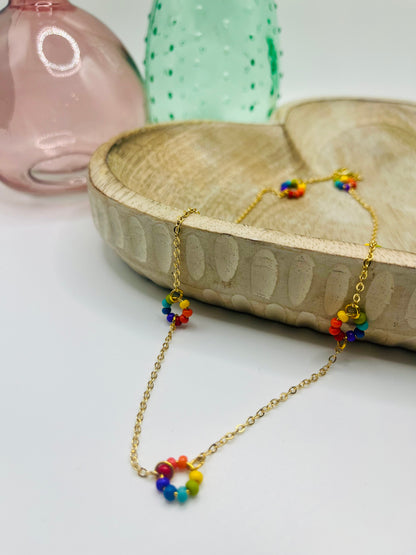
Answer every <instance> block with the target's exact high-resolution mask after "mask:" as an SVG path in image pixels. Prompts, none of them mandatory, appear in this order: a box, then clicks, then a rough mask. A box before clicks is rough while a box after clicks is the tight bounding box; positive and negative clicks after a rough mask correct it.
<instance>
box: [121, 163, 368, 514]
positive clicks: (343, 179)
mask: <svg viewBox="0 0 416 555" xmlns="http://www.w3.org/2000/svg"><path fill="white" fill-rule="evenodd" d="M328 180H332V181H333V183H334V185H335V187H336V188H338V189H339V190H340V191H344V192H346V193H348V194H349V195H350V196H351V197H352V198H353V199H354V200H355V201H356V202H357V203H358V204H360V205H361V207H362V208H364V210H366V211H367V212H368V213H369V215H370V216H371V221H372V232H371V237H370V240H369V242H368V243H367V244H366V245H367V246H368V252H367V256H366V258H365V259H364V260H363V263H362V268H361V272H360V274H359V276H358V281H357V284H356V286H355V293H354V294H353V296H352V298H351V300H350V302H349V303H348V304H346V305H345V307H344V308H341V309H340V310H339V311H338V312H337V314H336V315H335V316H334V317H333V318H332V320H331V321H330V326H329V333H330V335H332V336H333V337H334V339H335V348H334V352H333V353H332V354H331V355H330V357H329V358H328V361H327V362H326V363H325V364H324V365H323V366H322V367H321V368H319V370H317V371H316V372H315V373H313V374H312V375H311V376H310V377H308V378H305V379H303V380H302V381H301V382H300V383H298V384H297V385H293V386H292V387H290V388H289V389H288V390H287V391H285V392H283V393H281V394H280V396H279V397H276V398H273V399H271V400H270V401H269V402H268V403H267V404H266V405H264V406H263V407H261V408H259V409H258V410H257V412H256V413H255V414H254V415H253V416H249V417H248V418H247V419H246V420H245V422H244V423H242V424H239V425H238V426H236V427H235V428H234V430H232V431H230V432H228V433H226V434H224V435H223V436H222V437H221V438H220V439H219V440H217V441H216V442H214V443H213V444H212V445H210V447H208V449H206V450H205V451H202V452H201V453H200V454H199V455H197V456H196V457H194V458H193V459H191V460H188V458H187V457H186V456H185V455H181V456H180V457H178V459H175V458H173V457H170V458H168V459H166V460H164V461H161V462H159V463H158V464H157V465H156V466H155V468H154V470H147V469H146V468H144V467H143V466H141V465H140V463H139V459H138V452H137V450H138V447H139V439H140V434H141V431H142V424H143V419H144V415H145V412H146V409H147V403H148V401H149V399H150V395H151V392H152V390H153V388H154V385H155V382H156V380H157V377H158V375H159V371H160V369H161V367H162V363H163V360H164V358H165V353H166V351H167V350H168V348H169V345H170V342H171V340H172V337H173V333H174V332H175V330H176V329H177V328H178V327H180V326H182V325H186V324H187V323H188V321H189V319H190V317H191V316H192V309H191V308H190V303H189V300H187V299H185V298H184V296H183V291H182V289H181V280H180V277H181V271H180V255H181V250H180V246H181V238H180V232H181V229H182V225H183V222H184V220H185V219H186V218H187V217H188V216H190V215H191V214H199V211H198V210H197V209H196V208H188V209H187V210H185V212H184V213H183V214H182V215H181V216H180V217H179V218H178V220H177V221H176V224H175V227H174V230H173V231H174V239H173V261H174V263H173V266H174V271H173V287H172V290H171V292H170V293H169V294H168V295H167V296H166V297H165V298H164V299H163V301H162V313H163V314H164V315H165V316H166V319H167V321H168V323H169V324H170V325H169V332H168V334H167V336H166V337H165V340H164V342H163V344H162V348H161V349H160V352H159V354H158V356H157V359H156V362H155V363H154V367H153V370H152V372H151V374H150V378H149V380H148V382H147V387H146V389H145V391H144V393H143V398H142V401H141V403H140V407H139V411H138V413H137V415H136V421H135V425H134V432H133V439H132V445H131V451H130V463H131V466H132V467H133V469H134V470H135V472H137V474H138V476H140V477H141V478H147V477H152V478H155V479H156V487H157V489H158V491H160V492H161V493H162V494H163V495H164V497H165V499H167V500H168V501H175V500H177V501H178V502H179V503H185V502H186V501H187V500H188V498H189V497H194V496H195V495H197V493H198V491H199V487H200V484H201V483H202V481H203V475H202V472H201V471H200V470H199V469H200V468H201V467H202V465H203V464H204V463H205V461H206V459H207V457H209V456H211V455H214V454H215V453H216V452H217V451H218V449H219V448H220V447H223V446H224V445H226V444H227V443H228V442H229V441H231V440H232V439H234V438H235V437H236V436H237V435H239V434H242V433H244V432H245V431H246V429H248V428H249V427H250V426H252V425H253V424H255V423H256V422H257V421H258V420H259V419H260V418H262V417H263V416H264V415H266V414H267V413H268V412H270V411H271V410H272V409H274V408H276V407H277V406H278V405H280V404H281V403H283V402H285V401H287V400H288V399H289V397H290V396H293V395H295V394H296V393H297V392H298V391H300V390H301V389H303V388H305V387H307V386H309V385H310V384H312V383H313V382H317V381H318V380H319V378H321V377H323V376H325V374H326V373H327V372H328V370H330V368H331V366H332V365H333V364H334V363H335V362H336V360H337V357H338V355H339V354H340V353H342V351H343V350H344V349H345V348H346V346H347V345H348V344H349V343H353V342H354V341H356V340H359V339H362V338H363V337H364V335H365V332H366V330H367V328H368V322H367V316H366V314H365V312H364V311H363V310H362V309H361V308H360V302H361V293H362V292H363V291H364V289H365V285H364V283H365V281H366V279H367V277H368V268H369V266H370V264H371V262H372V260H373V256H374V251H375V249H376V248H377V246H378V245H377V231H378V220H377V215H376V213H375V211H374V209H373V208H372V207H371V206H370V205H369V204H367V203H366V202H365V201H364V200H363V199H362V198H361V197H360V196H359V195H358V194H357V192H356V187H357V182H358V181H359V180H361V177H360V176H359V175H358V174H356V173H353V172H351V171H349V170H347V169H346V168H341V169H339V170H337V171H335V172H334V173H333V174H332V175H329V176H326V177H322V178H319V177H316V178H315V177H314V178H311V179H308V180H305V181H303V180H300V179H292V180H290V181H285V182H284V183H282V184H281V186H280V189H279V190H277V189H273V188H271V187H268V188H264V189H262V190H261V191H260V192H259V193H258V194H257V196H256V197H255V199H254V200H253V202H252V203H251V204H250V205H249V206H248V207H247V208H246V209H245V210H244V212H243V213H242V214H241V215H240V216H239V217H238V218H237V219H236V220H235V223H241V222H242V221H243V220H244V219H245V218H246V217H247V216H248V214H250V212H251V211H252V210H253V209H254V208H255V207H256V206H257V204H258V203H259V202H260V201H261V200H262V198H263V197H264V196H265V195H266V194H272V195H275V196H277V197H278V198H279V199H290V200H292V199H299V198H301V197H302V196H303V195H304V194H305V191H306V188H307V186H308V185H311V184H313V183H319V182H322V181H328ZM175 304H178V305H179V308H180V309H181V311H182V312H181V313H180V314H179V313H175V312H173V310H172V306H173V305H175ZM344 325H345V328H346V329H345V330H343V329H342V328H343V327H344ZM178 471H189V479H188V481H187V482H186V484H185V486H181V487H178V488H176V487H175V486H174V485H173V484H172V483H171V479H172V478H173V476H174V474H175V472H178Z"/></svg>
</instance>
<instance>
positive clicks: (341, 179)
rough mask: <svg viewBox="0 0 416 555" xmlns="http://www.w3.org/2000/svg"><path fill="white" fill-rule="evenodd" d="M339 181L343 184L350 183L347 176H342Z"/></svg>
mask: <svg viewBox="0 0 416 555" xmlns="http://www.w3.org/2000/svg"><path fill="white" fill-rule="evenodd" d="M339 180H340V181H342V182H343V183H346V182H347V181H348V177H347V176H346V175H342V176H341V177H340V178H339Z"/></svg>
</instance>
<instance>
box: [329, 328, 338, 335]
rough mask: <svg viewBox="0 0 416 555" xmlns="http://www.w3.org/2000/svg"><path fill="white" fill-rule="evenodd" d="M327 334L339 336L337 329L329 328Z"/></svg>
mask: <svg viewBox="0 0 416 555" xmlns="http://www.w3.org/2000/svg"><path fill="white" fill-rule="evenodd" d="M329 333H330V334H331V335H334V336H335V335H338V334H339V328H333V327H330V328H329Z"/></svg>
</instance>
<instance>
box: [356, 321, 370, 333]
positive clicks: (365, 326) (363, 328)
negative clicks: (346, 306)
mask: <svg viewBox="0 0 416 555" xmlns="http://www.w3.org/2000/svg"><path fill="white" fill-rule="evenodd" d="M357 328H358V329H359V330H362V331H365V330H368V322H363V323H362V324H357Z"/></svg>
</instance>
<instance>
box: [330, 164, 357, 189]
mask: <svg viewBox="0 0 416 555" xmlns="http://www.w3.org/2000/svg"><path fill="white" fill-rule="evenodd" d="M359 179H360V177H359V175H358V174H356V173H353V172H349V171H348V170H344V169H341V170H338V171H336V172H335V173H334V185H335V187H336V188H337V189H340V190H341V191H346V192H348V191H349V190H350V189H355V188H356V187H357V181H358V180H359Z"/></svg>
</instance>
